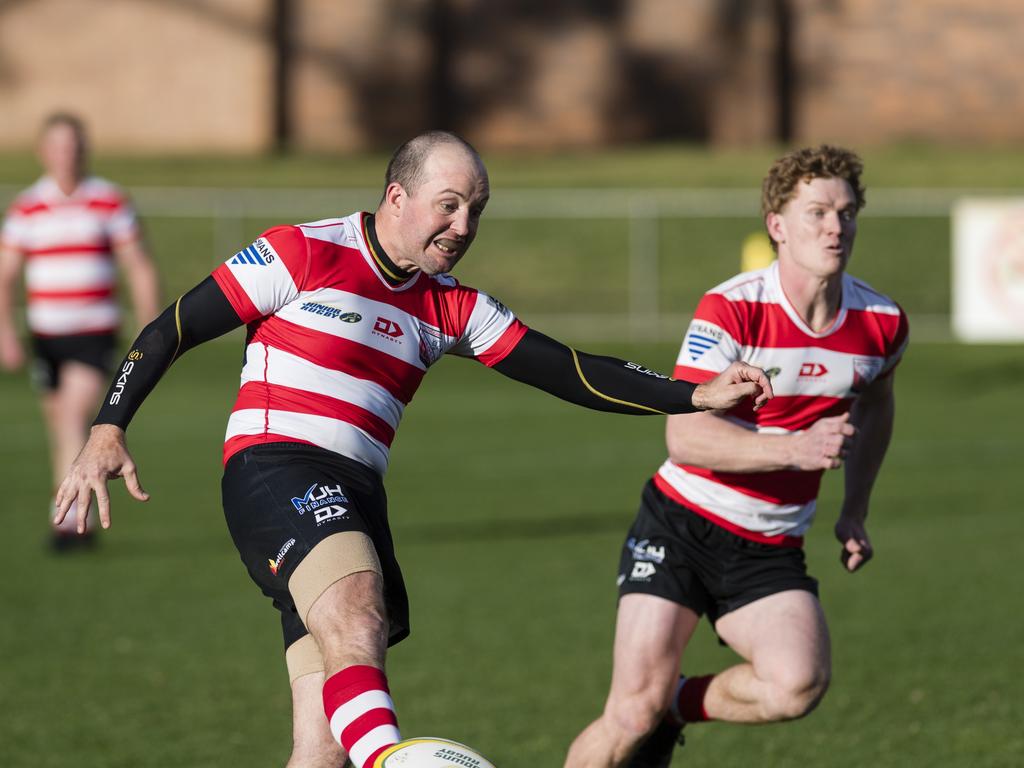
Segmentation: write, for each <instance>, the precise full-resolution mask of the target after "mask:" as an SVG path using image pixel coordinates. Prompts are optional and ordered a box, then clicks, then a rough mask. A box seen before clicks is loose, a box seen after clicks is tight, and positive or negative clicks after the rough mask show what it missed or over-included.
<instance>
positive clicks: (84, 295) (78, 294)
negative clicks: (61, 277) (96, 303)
mask: <svg viewBox="0 0 1024 768" xmlns="http://www.w3.org/2000/svg"><path fill="white" fill-rule="evenodd" d="M113 295H114V287H113V286H107V287H106V288H92V289H89V290H84V291H28V292H27V293H26V296H27V298H28V300H29V301H36V300H39V299H58V300H63V299H109V298H111V297H112V296H113Z"/></svg>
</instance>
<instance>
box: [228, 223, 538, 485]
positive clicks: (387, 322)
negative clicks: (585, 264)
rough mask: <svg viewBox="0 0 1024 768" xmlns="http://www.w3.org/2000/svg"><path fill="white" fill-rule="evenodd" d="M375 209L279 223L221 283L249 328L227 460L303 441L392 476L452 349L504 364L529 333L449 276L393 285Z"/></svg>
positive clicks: (234, 261) (235, 260) (232, 264)
mask: <svg viewBox="0 0 1024 768" xmlns="http://www.w3.org/2000/svg"><path fill="white" fill-rule="evenodd" d="M367 215H368V214H365V213H355V214H352V215H351V216H348V217H347V218H344V219H326V220H323V221H318V222H312V223H310V224H300V225H298V226H284V227H275V228H274V229H270V230H268V231H267V232H265V233H264V234H263V235H262V236H261V237H260V238H259V239H257V240H256V242H254V243H253V244H252V245H250V246H249V247H248V248H246V249H245V250H243V251H240V252H239V253H237V254H236V255H235V256H233V257H232V258H231V259H229V260H228V261H227V262H226V263H225V264H222V265H221V266H219V267H218V268H217V269H216V270H215V271H214V272H213V277H214V279H215V280H216V281H217V283H218V285H219V286H220V288H221V290H223V291H224V294H225V295H226V296H227V298H228V301H229V302H230V303H231V305H232V306H233V307H234V309H235V311H236V312H237V313H238V316H239V318H240V319H241V320H242V321H243V322H245V323H246V324H247V325H248V339H247V346H246V354H245V365H244V366H243V369H242V381H241V389H240V390H239V393H238V399H237V400H236V401H235V406H234V409H233V410H232V413H231V417H230V418H229V420H228V427H227V434H226V437H225V444H224V461H227V460H228V458H230V457H231V456H232V455H233V454H235V453H236V452H238V451H240V450H242V449H243V448H247V447H249V446H251V445H257V444H260V443H270V442H280V441H288V442H302V443H309V444H311V445H316V446H320V447H321V448H325V449H327V450H329V451H334V452H336V453H340V454H342V455H344V456H348V457H349V458H352V459H355V460H357V461H360V462H362V463H363V464H366V465H368V466H370V467H372V468H373V469H375V470H376V471H377V472H379V473H381V474H383V473H384V471H385V470H386V469H387V465H388V456H389V452H390V447H391V441H392V439H393V438H394V435H395V430H397V429H398V423H399V421H400V420H401V418H402V413H403V411H404V409H405V406H406V405H408V403H409V401H410V400H412V397H413V394H414V393H415V392H416V389H417V388H418V387H419V385H420V381H422V379H423V375H424V374H425V373H426V372H427V369H428V368H429V367H430V366H431V365H432V364H433V363H435V362H437V360H439V359H440V357H441V356H442V355H443V354H445V353H452V354H456V355H461V356H464V357H472V358H475V359H477V360H479V361H480V362H482V363H484V364H485V365H487V366H492V365H494V364H496V363H498V362H500V361H501V360H502V359H503V358H504V357H505V356H506V355H507V354H508V353H509V352H510V351H511V350H512V349H513V348H514V347H515V346H516V344H518V343H519V341H520V339H522V337H523V335H524V334H525V333H526V330H527V329H526V326H525V325H523V324H522V323H521V322H520V321H519V320H517V319H516V318H515V316H514V315H513V314H512V313H511V312H510V311H509V310H508V309H507V308H505V306H504V305H502V304H501V303H500V302H499V301H497V300H495V299H493V298H491V297H490V296H488V295H487V294H485V293H483V292H480V291H477V290H475V289H473V288H469V287H467V286H463V285H460V284H459V282H458V281H457V280H455V279H454V278H453V277H451V276H449V275H434V276H429V275H426V274H423V273H422V272H417V273H415V274H413V276H412V277H410V278H409V279H408V280H406V281H405V282H403V283H401V284H399V285H397V286H394V285H392V284H389V283H388V281H387V280H386V279H385V278H384V276H383V274H382V272H381V267H380V266H379V263H378V262H377V261H376V260H375V258H374V256H373V254H372V252H371V248H370V247H369V246H368V244H367V235H366V230H365V226H366V216H367Z"/></svg>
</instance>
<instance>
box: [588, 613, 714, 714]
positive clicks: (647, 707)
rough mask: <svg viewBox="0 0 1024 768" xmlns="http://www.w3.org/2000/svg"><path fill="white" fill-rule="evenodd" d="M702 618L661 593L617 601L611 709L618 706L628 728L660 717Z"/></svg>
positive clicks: (609, 700) (609, 702) (610, 696)
mask: <svg viewBox="0 0 1024 768" xmlns="http://www.w3.org/2000/svg"><path fill="white" fill-rule="evenodd" d="M698 620H699V617H698V616H697V614H696V613H695V612H694V611H692V610H690V609H689V608H686V607H685V606H682V605H679V604H678V603H675V602H672V601H671V600H666V599H665V598H662V597H657V596H654V595H642V594H629V595H623V597H622V598H621V599H620V600H619V610H618V615H617V617H616V624H615V649H614V666H613V670H612V685H611V691H610V693H609V697H608V709H609V710H612V709H615V710H617V711H616V712H615V716H616V717H617V718H625V719H626V721H627V722H626V723H624V724H625V725H627V727H633V728H636V729H639V730H641V731H643V730H645V729H647V728H648V727H649V726H650V725H651V722H650V721H651V719H653V720H654V722H657V719H658V718H660V717H661V714H662V713H663V712H664V710H665V708H666V707H667V706H668V702H669V699H670V697H671V695H672V692H673V691H674V689H675V684H676V680H677V679H678V676H679V660H680V658H681V656H682V653H683V649H684V648H685V647H686V644H687V643H688V642H689V641H690V638H691V637H692V636H693V632H694V630H695V629H696V627H697V622H698Z"/></svg>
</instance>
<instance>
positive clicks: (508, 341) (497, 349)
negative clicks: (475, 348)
mask: <svg viewBox="0 0 1024 768" xmlns="http://www.w3.org/2000/svg"><path fill="white" fill-rule="evenodd" d="M527 330H529V329H528V328H527V327H526V326H525V325H523V324H522V323H521V322H519V320H518V319H516V320H513V321H512V324H511V325H510V326H509V327H508V328H506V329H505V332H504V333H503V334H501V337H500V338H499V339H498V340H497V341H496V342H494V343H493V344H492V345H491V346H490V347H488V349H487V351H486V352H484V353H482V354H481V355H480V356H479V357H478V358H477V360H479V361H480V362H481V363H483V364H484V365H486V366H487V367H488V368H490V367H492V366H495V365H497V364H498V363H500V362H501V361H502V360H504V359H505V358H506V357H507V356H508V354H509V353H510V352H511V351H512V350H513V349H515V348H516V346H517V345H518V344H519V342H520V341H522V340H523V336H525V335H526V332H527Z"/></svg>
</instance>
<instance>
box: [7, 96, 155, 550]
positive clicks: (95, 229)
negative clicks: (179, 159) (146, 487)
mask: <svg viewBox="0 0 1024 768" xmlns="http://www.w3.org/2000/svg"><path fill="white" fill-rule="evenodd" d="M39 160H40V162H41V163H42V166H43V170H44V171H45V174H44V175H43V177H42V178H40V179H39V180H38V181H37V182H36V183H35V184H33V185H32V186H31V187H29V188H28V189H26V190H25V191H23V192H22V193H21V194H19V195H18V196H17V198H16V199H15V200H14V202H13V203H12V205H11V207H10V209H9V210H8V211H7V216H6V218H5V220H4V224H3V230H2V235H0V365H2V366H3V367H4V368H5V369H6V370H16V369H18V368H20V367H21V366H22V365H23V364H24V362H25V351H24V349H23V348H22V345H21V341H20V340H19V338H18V332H17V329H16V324H15V320H14V311H13V303H14V293H15V283H16V282H17V280H18V277H19V275H20V273H21V271H22V268H23V267H24V271H25V293H26V304H27V308H28V331H29V334H30V336H31V354H32V358H33V360H32V379H33V383H34V384H35V386H36V387H37V388H38V390H39V392H40V396H41V400H42V408H43V416H44V419H45V422H46V429H47V434H48V437H49V446H50V463H51V466H52V469H53V478H54V481H53V482H54V487H56V486H57V484H58V483H60V481H61V480H62V479H63V477H64V475H65V473H66V472H67V470H68V467H70V466H71V462H72V460H74V458H75V456H76V455H78V452H79V451H80V450H82V446H83V445H85V441H86V437H87V436H88V426H89V420H90V419H91V418H92V416H93V414H94V413H95V408H96V404H97V402H98V401H99V398H100V395H101V394H102V393H103V388H104V386H105V385H106V380H107V377H108V375H109V374H110V371H111V366H112V365H113V362H114V349H115V346H116V339H117V331H118V327H119V323H120V318H119V310H118V303H117V297H116V287H117V267H118V266H120V267H121V268H123V269H124V272H125V277H126V279H127V284H128V289H129V292H130V293H131V298H132V302H133V304H134V307H135V315H136V321H137V322H138V325H139V327H141V326H142V325H145V324H146V323H148V322H149V321H151V320H152V319H153V318H154V317H156V313H157V310H158V309H159V295H158V294H159V289H158V281H157V272H156V268H155V267H154V265H153V262H152V260H151V259H150V258H149V255H148V254H147V252H146V249H145V248H144V247H143V243H142V240H141V237H140V232H139V225H138V222H137V220H136V216H135V211H134V210H133V209H132V206H131V204H130V203H129V202H128V200H127V199H126V198H125V196H124V195H123V194H122V192H121V190H120V189H118V188H117V187H116V186H115V185H114V184H111V183H110V182H109V181H106V180H104V179H101V178H98V177H95V176H88V175H87V173H88V171H87V144H86V136H85V129H84V126H83V124H82V122H81V121H80V120H79V119H78V118H77V117H75V116H74V115H70V114H67V113H57V114H54V115H52V116H50V117H49V118H48V119H47V120H46V121H45V122H44V123H43V128H42V131H41V133H40V137H39ZM52 517H53V509H52V508H51V510H50V518H51V519H52ZM52 535H53V543H54V546H55V547H56V548H58V549H63V548H65V547H67V546H68V545H70V544H74V543H79V542H83V541H85V536H83V537H81V538H80V537H78V536H77V535H76V533H75V526H74V525H73V524H67V525H63V526H58V527H55V528H54V530H53V532H52ZM86 536H87V535H86Z"/></svg>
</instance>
